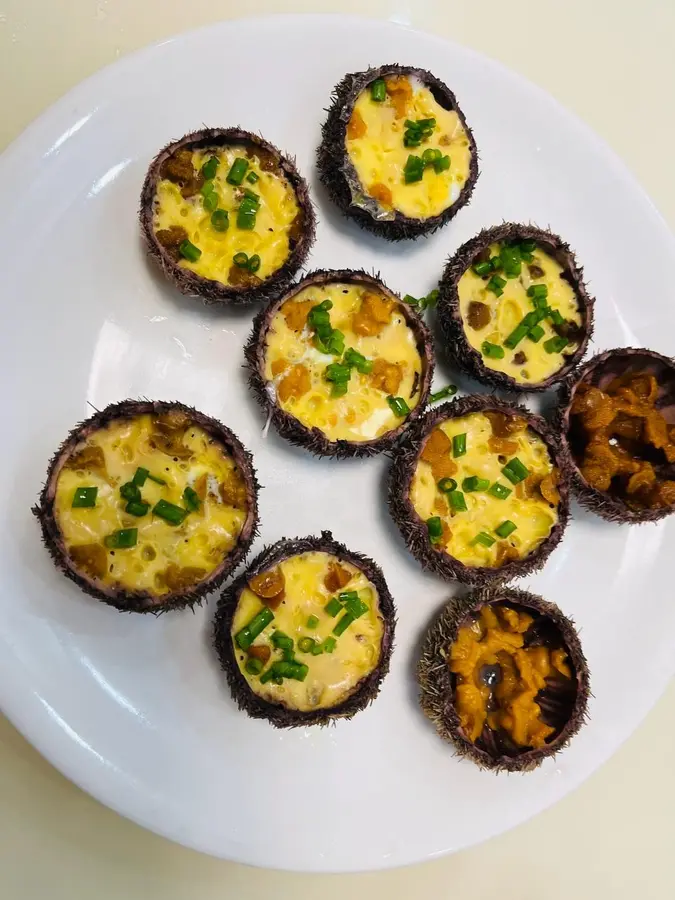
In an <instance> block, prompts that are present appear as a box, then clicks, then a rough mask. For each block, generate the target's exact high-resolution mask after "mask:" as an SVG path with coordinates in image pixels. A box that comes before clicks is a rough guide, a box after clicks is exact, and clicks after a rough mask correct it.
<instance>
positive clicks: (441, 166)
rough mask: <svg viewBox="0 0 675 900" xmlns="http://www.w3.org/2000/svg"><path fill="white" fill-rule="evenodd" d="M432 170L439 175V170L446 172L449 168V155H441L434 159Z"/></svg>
mask: <svg viewBox="0 0 675 900" xmlns="http://www.w3.org/2000/svg"><path fill="white" fill-rule="evenodd" d="M433 166H434V172H435V173H436V174H437V175H440V174H441V172H447V171H448V169H449V168H450V157H449V156H441V158H440V159H436V160H434V163H433Z"/></svg>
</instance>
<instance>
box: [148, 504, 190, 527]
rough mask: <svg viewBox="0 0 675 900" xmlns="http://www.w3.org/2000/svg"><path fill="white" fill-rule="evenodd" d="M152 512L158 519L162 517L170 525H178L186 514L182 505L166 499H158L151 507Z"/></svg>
mask: <svg viewBox="0 0 675 900" xmlns="http://www.w3.org/2000/svg"><path fill="white" fill-rule="evenodd" d="M152 513H153V515H155V516H159V517H160V519H164V521H165V522H168V523H169V524H170V525H180V524H181V522H182V521H183V519H184V518H185V516H186V515H187V511H186V510H184V509H183V508H182V507H180V506H176V505H175V504H174V503H169V502H168V501H166V500H159V501H158V502H157V503H156V504H155V506H154V507H153V510H152Z"/></svg>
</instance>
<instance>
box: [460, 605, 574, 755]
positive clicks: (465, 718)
mask: <svg viewBox="0 0 675 900" xmlns="http://www.w3.org/2000/svg"><path fill="white" fill-rule="evenodd" d="M532 622H533V619H532V616H531V615H529V613H525V612H521V611H520V610H517V609H514V608H512V607H508V606H506V605H503V604H500V605H497V608H496V610H494V609H490V608H489V607H487V606H486V607H483V609H481V611H480V615H479V617H478V620H477V621H476V622H471V623H469V624H467V625H464V626H462V627H461V628H460V629H459V631H458V633H457V638H456V639H455V641H454V642H453V644H452V645H451V647H450V652H449V654H448V665H449V667H450V671H451V672H452V673H453V674H454V675H455V678H456V684H455V697H454V699H455V707H456V709H457V713H458V715H459V718H460V723H461V726H462V729H463V730H464V733H465V735H466V737H467V738H468V740H470V741H471V742H472V743H475V742H476V741H477V740H478V739H479V738H480V736H481V734H482V733H483V729H484V727H485V726H486V725H487V726H488V727H489V728H490V729H491V730H493V731H505V732H506V733H507V734H508V735H509V736H510V737H511V739H512V740H513V742H514V743H515V744H517V745H518V746H519V747H535V748H536V747H542V746H544V745H545V743H546V741H547V739H548V738H549V737H550V736H551V735H552V734H553V733H554V731H555V729H554V728H553V727H552V726H551V725H549V724H547V723H546V722H544V721H543V719H542V716H541V708H540V706H539V704H538V703H537V702H536V697H537V695H538V694H539V692H540V691H543V690H545V689H546V687H547V679H549V678H555V677H557V675H556V673H558V674H559V675H562V676H563V677H566V678H571V674H572V673H571V670H570V669H569V666H568V664H567V654H566V653H565V651H564V650H563V649H561V648H555V649H553V650H551V649H549V648H548V647H547V646H542V645H535V646H529V647H525V646H524V644H525V633H526V632H527V630H528V629H529V627H530V625H531V624H532ZM487 673H489V675H490V677H489V678H487V677H482V676H483V675H484V674H487Z"/></svg>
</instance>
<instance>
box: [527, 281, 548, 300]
mask: <svg viewBox="0 0 675 900" xmlns="http://www.w3.org/2000/svg"><path fill="white" fill-rule="evenodd" d="M527 296H528V297H531V298H532V300H546V298H547V297H548V288H547V286H546V285H545V284H533V285H530V287H529V288H528V289H527Z"/></svg>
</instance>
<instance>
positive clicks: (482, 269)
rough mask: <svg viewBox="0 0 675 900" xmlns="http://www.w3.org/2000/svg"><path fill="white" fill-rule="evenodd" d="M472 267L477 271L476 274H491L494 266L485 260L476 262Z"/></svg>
mask: <svg viewBox="0 0 675 900" xmlns="http://www.w3.org/2000/svg"><path fill="white" fill-rule="evenodd" d="M471 268H472V269H473V271H474V272H475V273H476V275H480V276H481V277H482V276H483V275H489V274H490V272H491V271H492V266H491V264H490V262H489V261H488V260H484V261H483V262H477V263H474V264H473V265H472V266H471Z"/></svg>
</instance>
